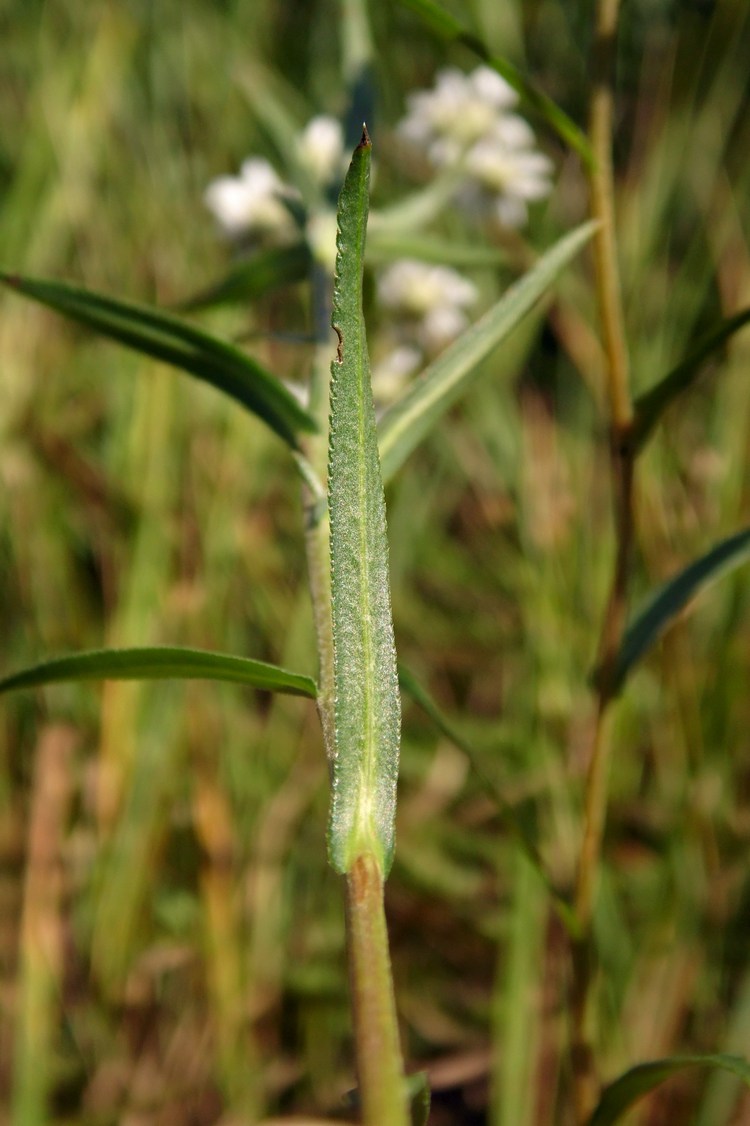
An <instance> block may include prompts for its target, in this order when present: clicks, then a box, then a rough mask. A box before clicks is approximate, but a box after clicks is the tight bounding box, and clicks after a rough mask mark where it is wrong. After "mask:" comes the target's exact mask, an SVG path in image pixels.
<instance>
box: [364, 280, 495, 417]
mask: <svg viewBox="0 0 750 1126" xmlns="http://www.w3.org/2000/svg"><path fill="white" fill-rule="evenodd" d="M377 297H378V301H379V303H380V304H381V305H382V306H383V308H385V309H388V310H389V311H390V312H392V313H393V314H394V325H393V326H392V327H391V334H390V335H391V346H390V350H389V351H388V352H387V353H386V354H385V355H383V356H382V357H381V358H380V359H379V360H378V362H377V363H376V364H375V366H374V368H373V387H374V390H375V394H376V396H377V398H378V399H379V400H380V401H381V402H386V401H389V400H390V399H392V398H395V397H396V393H397V392H398V391H400V390H401V389H402V388H403V386H404V384H405V382H406V381H407V379H408V377H409V376H411V375H413V374H414V372H415V371H416V370H417V369H418V368H419V367H420V366H422V365H423V364H424V363H425V362H426V361H428V360H430V359H432V358H433V357H434V356H436V355H437V353H438V352H440V351H442V349H443V348H444V347H445V346H446V345H447V344H449V343H450V342H451V341H452V340H455V338H456V337H457V336H458V335H459V334H460V333H461V332H463V330H464V329H465V328H466V327H467V326H468V324H469V317H468V314H467V311H466V310H467V309H469V308H470V307H471V306H472V305H474V304H475V303H476V301H477V299H478V297H479V294H478V291H477V288H476V286H475V285H474V284H473V283H472V282H470V281H468V279H467V278H465V277H463V276H462V275H461V274H459V273H458V272H457V271H456V270H453V269H451V268H450V267H448V266H434V265H430V264H428V263H425V262H418V261H415V260H413V259H411V258H404V259H401V260H400V261H398V262H394V263H393V265H392V266H389V267H388V268H387V269H386V270H384V271H383V272H382V274H381V275H380V277H379V279H378V283H377Z"/></svg>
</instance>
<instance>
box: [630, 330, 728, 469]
mask: <svg viewBox="0 0 750 1126" xmlns="http://www.w3.org/2000/svg"><path fill="white" fill-rule="evenodd" d="M748 321H750V309H743V310H742V312H740V313H735V315H734V316H733V317H728V318H727V319H726V320H725V321H722V323H721V324H720V325H719V326H718V328H715V329H712V330H711V332H709V333H707V335H706V336H704V337H703V339H702V340H701V341H700V342H699V344H698V345H697V347H696V348H695V349H694V351H692V352H691V353H690V355H689V356H687V357H686V358H685V359H684V360H683V361H682V363H680V364H678V365H677V367H676V368H673V369H672V371H670V372H668V374H667V375H665V376H664V378H663V379H660V380H659V382H658V383H657V384H655V386H653V387H652V388H650V390H648V391H646V392H644V394H643V395H639V397H638V398H637V399H636V401H635V422H634V425H633V438H632V440H633V445H634V448H635V449H636V450H640V449H641V448H642V447H643V446H644V445H645V444H646V441H647V440H648V439H649V438H650V436H651V434H652V432H653V430H654V428H655V427H656V425H657V423H658V422H659V420H660V418H661V417H662V415H663V414H664V412H665V410H666V409H667V407H669V406H670V405H671V404H672V403H673V402H674V400H675V399H676V398H677V396H678V395H681V394H682V392H683V391H687V390H689V388H691V387H692V386H693V384H694V383H695V381H696V380H697V379H698V376H699V375H700V374H701V372H702V370H703V365H704V363H705V362H706V360H707V359H708V358H709V357H710V356H712V355H713V354H714V352H716V351H718V349H719V348H720V347H721V346H722V344H723V343H724V341H725V340H728V339H729V337H730V336H732V335H733V334H734V333H735V332H737V331H738V330H739V329H741V328H742V327H743V325H746V324H747V323H748Z"/></svg>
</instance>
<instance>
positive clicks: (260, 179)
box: [203, 157, 299, 238]
mask: <svg viewBox="0 0 750 1126" xmlns="http://www.w3.org/2000/svg"><path fill="white" fill-rule="evenodd" d="M203 198H204V202H205V204H206V206H207V207H208V209H209V211H211V213H212V214H213V216H214V218H215V219H216V220H217V222H218V224H219V226H220V227H221V229H222V231H223V233H224V234H225V235H227V236H228V237H229V238H239V237H241V236H242V235H248V234H254V233H255V234H266V235H276V236H279V235H281V236H285V235H287V234H289V233H291V232H292V231H293V230H294V220H293V219H292V216H291V214H290V212H289V209H288V208H287V207H286V205H285V204H284V202H283V200H284V199H285V198H286V199H288V200H295V199H298V198H299V197H298V195H297V192H296V191H295V190H294V189H293V188H291V187H290V186H289V185H288V184H285V183H284V181H283V180H281V179H280V178H279V176H278V175H277V174H276V171H275V170H274V169H273V168H272V167H271V165H270V164H269V163H268V161H267V160H264V159H263V158H262V157H251V158H250V159H249V160H246V161H244V162H243V164H242V167H241V168H240V174H239V176H219V177H218V179H216V180H212V181H211V183H210V184H209V185H208V187H207V188H206V191H205V193H204V196H203Z"/></svg>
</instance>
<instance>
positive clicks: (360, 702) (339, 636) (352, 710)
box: [328, 130, 401, 875]
mask: <svg viewBox="0 0 750 1126" xmlns="http://www.w3.org/2000/svg"><path fill="white" fill-rule="evenodd" d="M370 150H371V144H370V139H369V137H368V135H367V131H366V130H365V131H364V133H363V136H362V140H361V142H360V144H359V145H358V147H357V148H356V149H355V151H354V156H353V157H352V162H351V165H350V167H349V171H348V173H347V176H346V180H345V181H344V186H343V188H342V189H341V195H340V197H339V211H338V225H339V229H338V239H337V251H338V253H337V258H336V282H335V287H334V299H333V327H334V329H335V331H336V334H337V336H338V339H339V346H338V354H337V356H336V358H335V359H334V361H333V364H332V365H331V433H330V446H329V457H328V470H329V481H328V490H329V491H328V507H329V512H330V519H331V587H332V605H333V640H334V685H335V696H336V703H335V756H334V761H333V782H332V802H331V816H330V827H329V837H328V846H329V856H330V860H331V864H332V865H333V867H334V868H335V869H336V870H337V871H338V872H342V873H345V872H347V871H349V869H350V867H351V865H352V863H353V862H354V861H355V860H356V859H357V857H359V856H361V855H363V854H365V853H371V854H372V855H373V856H374V857H375V859H376V861H377V862H378V864H379V865H380V867H381V870H382V872H383V874H384V875H385V874H386V873H387V872H388V870H389V868H390V865H391V861H392V858H393V849H394V818H395V807H396V778H397V775H398V753H399V741H400V728H401V707H400V699H399V691H398V676H397V672H396V650H395V645H394V639H393V620H392V616H391V599H390V589H389V579H388V542H387V537H386V524H385V497H384V493H383V482H382V478H381V475H380V464H379V461H378V443H377V429H376V424H375V408H374V405H373V401H372V390H371V386H370V366H369V359H368V354H367V340H366V337H365V323H364V317H363V314H362V272H363V267H364V250H365V233H366V227H367V210H368V184H369V176H370Z"/></svg>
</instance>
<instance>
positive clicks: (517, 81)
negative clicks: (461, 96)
mask: <svg viewBox="0 0 750 1126" xmlns="http://www.w3.org/2000/svg"><path fill="white" fill-rule="evenodd" d="M401 3H402V4H403V6H404V7H405V8H411V10H412V11H413V12H417V13H418V14H419V15H420V16H421V17H422V20H423V21H424V22H425V23H426V24H427V25H428V26H429V27H430V28H432V30H433V31H434V32H435V34H436V35H439V36H440V37H441V38H442V39H447V40H449V41H454V42H458V43H461V44H463V46H464V47H468V49H469V50H470V51H472V52H473V53H474V54H475V55H477V56H478V58H480V59H481V60H482V62H484V63H487V65H488V66H491V67H492V68H493V69H494V70H496V71H497V73H498V74H499V75H501V76H502V77H503V78H504V79H505V81H506V82H507V83H508V84H509V85H510V86H512V87H513V89H514V90H515V91H516V93H518V94H519V95H520V97H521V98H522V99H523V101H524V102H525V103H526V105H527V106H529V108H530V109H533V110H535V111H536V113H538V114H539V115H540V116H541V117H543V118H544V120H545V121H547V122H548V123H549V124H550V125H551V126H552V128H553V129H554V130H555V132H556V133H557V134H558V136H560V137H561V138H562V140H563V141H565V143H566V144H568V145H570V147H571V148H572V149H574V150H575V151H576V152H577V153H578V155H579V156H580V157H581V159H582V160H583V162H584V164H586V165H587V166H588V167H591V165H592V164H593V163H594V158H593V155H592V152H591V148H590V146H589V143H588V141H587V139H586V136H585V134H584V133H583V131H582V130H581V129H579V128H578V126H577V125H576V124H575V122H573V121H571V119H570V118H569V117H568V115H567V114H566V113H564V112H563V110H561V109H560V107H559V106H558V105H557V104H556V103H555V102H553V101H552V99H551V98H548V97H547V95H546V94H543V93H542V92H541V90H537V89H536V87H535V86H532V85H531V83H530V82H528V81H527V79H525V78H524V76H523V75H522V74H521V72H520V70H518V68H517V67H515V66H514V65H513V63H511V62H510V61H509V60H508V59H503V58H500V57H499V56H498V55H492V54H491V53H490V52H489V51H488V49H487V47H486V46H485V45H484V43H483V42H482V41H481V39H479V38H478V37H477V36H476V35H474V34H473V33H472V32H471V31H469V29H468V28H467V27H465V26H464V25H463V24H462V23H461V22H460V20H457V19H456V18H455V16H452V15H451V14H450V12H446V10H445V8H441V7H440V5H439V4H436V3H435V0H401Z"/></svg>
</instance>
